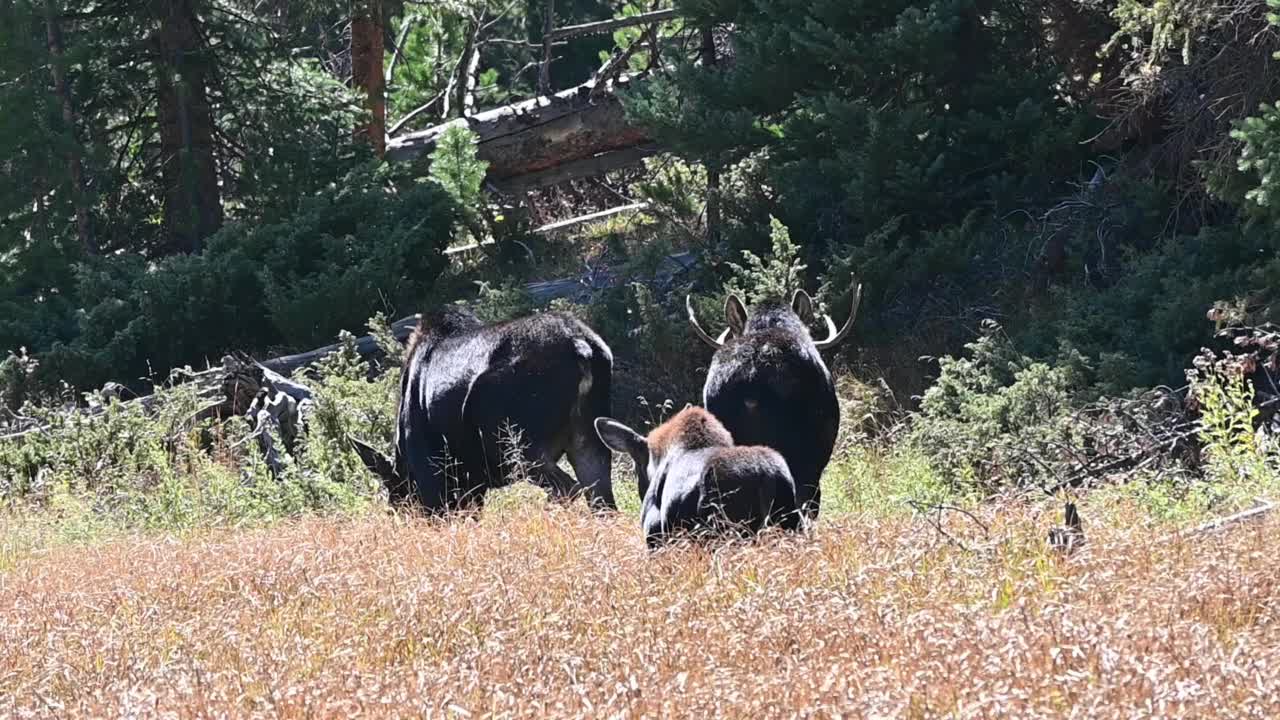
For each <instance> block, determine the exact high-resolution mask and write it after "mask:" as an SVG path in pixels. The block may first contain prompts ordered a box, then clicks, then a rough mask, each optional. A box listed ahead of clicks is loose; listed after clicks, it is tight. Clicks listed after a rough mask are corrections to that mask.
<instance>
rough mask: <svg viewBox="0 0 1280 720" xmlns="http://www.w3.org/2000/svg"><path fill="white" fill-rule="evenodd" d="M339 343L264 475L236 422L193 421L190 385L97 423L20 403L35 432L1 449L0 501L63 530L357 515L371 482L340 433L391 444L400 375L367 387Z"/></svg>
mask: <svg viewBox="0 0 1280 720" xmlns="http://www.w3.org/2000/svg"><path fill="white" fill-rule="evenodd" d="M343 338H344V342H343V345H342V347H341V348H340V349H339V350H337V351H336V352H334V353H332V354H331V355H330V356H328V357H326V358H325V359H323V360H322V361H321V362H320V363H318V364H317V365H316V366H315V367H314V368H312V369H311V370H310V371H309V372H308V373H307V377H306V378H301V377H300V378H299V379H303V380H305V382H306V383H308V385H309V386H310V387H311V389H312V391H313V395H314V397H313V404H312V405H311V407H310V408H309V410H308V414H307V423H306V425H305V428H304V432H303V433H302V434H301V436H300V437H299V438H298V441H297V443H296V445H295V447H294V451H293V452H292V453H291V454H285V455H284V456H283V458H284V470H283V472H282V473H281V475H280V476H279V477H272V476H271V473H270V472H269V470H268V469H267V467H266V464H265V463H264V462H263V460H262V457H261V455H260V453H259V450H258V445H257V443H255V442H253V441H251V440H249V436H250V427H249V424H248V422H247V421H246V419H245V418H240V417H233V418H229V419H227V420H225V421H222V422H218V421H216V420H214V419H206V420H200V419H197V418H198V417H199V416H200V411H201V410H202V408H204V407H205V406H206V401H204V400H202V399H201V398H200V397H199V396H198V394H197V392H196V389H195V387H194V386H193V385H190V384H186V385H178V386H176V387H172V388H166V389H161V390H160V391H159V392H158V393H157V395H156V396H155V399H154V400H153V401H152V402H151V403H150V408H149V409H144V408H143V406H142V404H141V403H136V402H133V403H121V402H119V401H118V400H112V401H110V402H109V403H106V404H105V405H104V408H103V411H102V412H101V413H100V414H97V415H86V414H67V413H66V412H64V411H62V410H61V409H58V410H54V409H50V408H40V407H34V406H28V407H27V412H29V413H30V414H32V415H33V417H35V418H36V419H38V420H39V421H41V422H42V423H43V424H44V425H45V428H44V429H43V430H41V431H40V432H34V433H30V434H28V435H26V436H24V437H23V438H22V439H21V440H17V441H7V442H3V443H0V501H3V502H4V504H5V505H7V506H9V507H10V508H18V509H20V510H21V511H23V512H26V511H31V510H37V511H40V512H44V513H49V514H51V515H52V516H53V517H55V518H58V522H59V523H60V524H66V525H67V526H69V527H83V528H85V529H86V532H88V531H89V530H91V529H94V528H97V529H112V528H119V529H131V528H152V529H163V530H182V529H187V528H193V527H203V526H213V525H241V524H253V523H261V522H269V521H272V520H275V519H278V518H282V517H287V516H294V515H299V514H303V513H311V512H356V511H360V510H362V509H364V508H368V507H370V506H371V505H373V504H376V503H377V502H379V500H378V498H379V497H380V496H381V486H380V484H379V482H378V481H377V480H376V479H375V478H373V477H372V476H371V475H370V473H369V472H368V471H367V470H366V469H365V468H364V466H363V465H362V464H361V463H360V461H359V459H358V458H356V457H355V455H354V453H352V452H351V451H350V448H349V446H348V444H347V437H348V436H355V437H361V438H365V439H378V438H389V437H391V436H392V430H393V428H394V425H395V411H396V400H397V398H396V390H397V387H398V381H399V373H396V372H388V373H384V374H383V375H381V376H380V377H378V378H376V379H373V380H370V379H368V378H369V375H370V372H369V371H370V368H369V366H368V364H367V363H366V361H364V360H363V359H361V358H360V356H359V354H358V353H356V352H355V348H354V343H353V337H352V336H351V335H350V333H344V336H343Z"/></svg>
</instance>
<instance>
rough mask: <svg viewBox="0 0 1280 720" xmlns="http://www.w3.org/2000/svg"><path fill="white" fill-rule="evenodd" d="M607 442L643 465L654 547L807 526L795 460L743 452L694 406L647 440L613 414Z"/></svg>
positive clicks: (646, 521)
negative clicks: (694, 537) (697, 537)
mask: <svg viewBox="0 0 1280 720" xmlns="http://www.w3.org/2000/svg"><path fill="white" fill-rule="evenodd" d="M596 431H597V432H598V433H599V434H600V439H601V440H603V441H604V444H605V445H607V446H609V448H610V449H612V450H613V451H615V452H618V453H625V454H627V455H629V456H630V457H631V459H632V461H633V462H634V463H635V467H636V475H637V476H638V481H639V495H640V497H641V500H642V505H641V518H642V520H641V521H642V524H643V527H644V534H645V539H646V541H647V542H648V544H649V546H650V547H654V546H657V545H659V544H660V543H661V542H662V541H663V540H666V539H669V538H671V537H674V536H678V535H682V534H691V533H692V534H701V535H703V536H704V537H706V536H713V535H722V534H726V533H733V532H738V533H741V532H743V531H746V532H752V533H754V532H757V531H759V530H760V529H761V528H762V527H763V526H764V525H765V524H766V523H767V522H770V521H774V522H776V523H777V524H779V525H780V526H782V527H783V528H786V529H795V528H797V527H799V525H800V515H799V513H798V512H797V508H796V496H795V483H794V482H793V481H792V479H791V473H790V472H789V471H788V470H787V463H786V461H785V460H783V459H782V456H781V455H779V454H778V453H777V452H776V451H774V450H772V449H770V448H767V447H741V446H735V445H734V444H733V437H732V436H730V434H729V431H728V430H726V429H725V427H724V425H722V424H721V423H720V421H719V420H717V419H716V418H715V416H713V415H712V414H711V413H709V412H707V411H706V410H704V409H702V408H699V407H687V408H685V409H684V410H682V411H680V412H679V413H677V414H676V415H675V416H674V417H672V418H671V419H670V420H668V421H667V422H665V423H663V424H662V425H660V426H658V427H657V428H656V429H654V430H653V431H652V432H650V433H649V435H648V436H647V437H645V436H642V435H640V434H639V433H637V432H636V431H634V430H632V429H631V428H629V427H627V426H626V425H623V424H622V423H620V422H618V421H616V420H613V419H611V418H608V417H600V418H597V419H596Z"/></svg>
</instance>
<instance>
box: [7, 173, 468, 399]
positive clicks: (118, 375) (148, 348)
mask: <svg viewBox="0 0 1280 720" xmlns="http://www.w3.org/2000/svg"><path fill="white" fill-rule="evenodd" d="M455 217H456V209H455V206H454V205H453V203H452V202H450V200H449V198H448V197H447V196H446V195H445V193H444V192H442V191H441V190H440V189H439V188H438V187H437V186H435V185H434V184H432V183H429V182H423V181H417V180H413V179H410V178H404V177H398V176H396V175H394V174H393V173H391V172H390V171H388V170H387V169H386V168H375V167H372V166H368V167H361V168H357V169H356V170H354V171H352V172H351V173H349V174H348V175H347V176H346V177H344V178H343V180H342V182H341V183H340V184H338V185H335V186H334V187H332V188H329V189H327V190H326V191H324V192H321V193H319V194H317V195H316V196H314V197H310V198H306V199H305V200H303V201H302V202H301V203H300V204H299V206H298V208H297V211H296V213H295V214H293V215H292V216H290V217H289V218H287V219H284V220H282V221H280V222H277V223H268V224H248V223H245V224H233V225H230V226H228V227H227V228H225V229H224V230H223V231H222V232H220V233H219V234H218V235H216V236H214V237H213V238H211V239H210V240H209V242H208V247H207V250H206V252H205V253H204V254H203V255H200V256H180V257H174V258H169V259H166V260H162V261H159V262H155V263H146V262H144V261H143V260H142V259H140V258H138V257H136V256H121V257H111V258H97V259H93V260H90V261H86V262H84V263H82V264H81V265H80V266H79V269H78V271H77V273H76V276H75V283H74V285H73V286H72V287H71V288H69V290H70V292H69V293H66V294H67V295H69V296H70V297H71V298H73V299H74V302H73V303H68V304H67V305H65V306H62V308H61V309H62V312H64V313H66V315H65V316H64V317H61V318H59V319H58V321H57V322H55V323H50V325H51V326H52V327H55V328H60V329H61V330H62V332H61V333H60V336H56V337H55V338H52V339H51V341H50V342H48V343H47V344H46V345H45V346H44V347H32V348H31V350H32V353H33V355H35V356H36V357H39V358H40V359H41V366H40V370H39V375H40V377H41V379H42V381H44V382H45V383H46V384H47V383H52V382H53V381H55V380H59V379H61V380H65V381H67V382H69V383H71V384H72V385H73V386H76V387H94V386H98V385H101V383H102V382H104V381H105V380H108V379H117V380H123V381H130V380H133V379H136V378H140V377H146V376H148V375H150V374H151V373H152V371H153V369H154V370H161V371H162V370H164V369H167V368H171V367H179V366H181V365H184V364H188V363H199V362H201V361H203V360H205V359H209V360H216V359H217V358H218V357H220V356H221V355H222V354H223V353H225V352H227V351H230V350H244V351H261V350H266V349H268V348H271V347H275V346H281V345H284V346H289V347H300V348H309V347H315V346H317V345H320V344H323V343H324V342H326V341H328V340H330V339H331V338H333V337H334V336H335V335H336V334H337V332H338V331H339V330H340V329H342V328H344V327H359V326H361V325H362V324H363V323H364V322H365V320H366V319H367V318H368V317H369V316H370V315H371V314H373V312H375V311H377V310H380V309H383V308H392V309H395V310H398V311H402V312H403V311H405V310H406V309H417V308H418V307H419V306H420V305H421V303H422V302H423V300H424V299H425V298H426V297H427V296H428V294H429V293H430V292H431V289H432V287H433V286H434V284H435V281H436V278H437V276H439V275H440V273H441V271H442V269H443V268H444V266H445V259H444V256H443V255H442V251H443V249H444V248H445V247H446V246H447V245H448V243H449V242H450V239H451V234H450V228H451V226H452V225H453V221H454V218H455ZM3 305H4V303H3V301H0V306H3ZM8 307H9V309H11V312H10V314H9V315H8V316H7V317H6V318H5V319H4V320H0V347H6V346H8V347H16V346H18V345H20V344H21V343H22V342H23V341H24V338H29V337H31V336H32V335H36V336H37V337H38V334H36V333H34V332H33V330H34V328H35V327H38V326H40V325H41V324H43V323H49V322H50V321H49V319H48V317H47V310H46V309H45V308H42V306H41V305H34V306H33V305H31V304H22V303H20V302H17V301H16V300H15V301H14V302H13V303H12V304H10V305H9V306H8ZM80 308H82V309H80ZM321 309H323V310H321Z"/></svg>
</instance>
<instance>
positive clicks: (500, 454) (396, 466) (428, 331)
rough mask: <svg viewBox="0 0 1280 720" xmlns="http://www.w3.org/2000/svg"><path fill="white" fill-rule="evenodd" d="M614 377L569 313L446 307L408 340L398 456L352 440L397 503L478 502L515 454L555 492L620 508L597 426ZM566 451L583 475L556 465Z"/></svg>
mask: <svg viewBox="0 0 1280 720" xmlns="http://www.w3.org/2000/svg"><path fill="white" fill-rule="evenodd" d="M612 376H613V354H612V353H611V352H610V350H609V346H608V345H606V344H605V342H604V341H603V340H602V339H600V336H599V335H597V334H596V333H595V332H594V331H592V330H591V328H589V327H587V326H586V325H585V324H583V323H582V322H581V321H579V320H578V319H577V318H574V317H573V316H571V315H566V314H561V313H554V312H548V313H540V314H537V315H533V316H530V317H525V318H521V319H517V320H512V321H510V322H505V323H499V324H496V325H488V326H486V325H484V324H483V323H482V322H481V321H480V320H479V319H478V318H477V317H476V316H475V315H474V314H473V313H472V312H471V311H469V310H467V309H465V308H463V307H460V306H457V305H450V306H446V307H444V308H441V309H438V310H436V311H434V312H431V313H429V314H427V315H425V316H424V317H423V318H422V319H421V321H420V322H419V324H418V328H417V330H416V331H415V332H414V334H413V335H412V337H411V338H410V340H409V345H408V350H407V352H406V356H405V362H404V366H403V368H402V369H401V378H400V406H399V411H398V416H397V423H396V441H395V452H394V457H393V458H391V459H389V458H387V457H386V456H384V455H383V454H382V453H380V452H378V451H377V450H375V449H374V448H372V447H370V446H369V445H367V444H365V443H362V442H360V441H358V440H355V439H352V444H353V445H354V446H355V450H356V452H357V454H358V455H359V456H360V458H361V460H362V461H363V462H364V464H365V465H366V466H367V467H368V468H369V469H370V470H372V471H373V472H374V473H375V474H376V475H378V476H380V477H381V478H382V479H383V482H384V483H385V485H386V487H387V489H388V493H389V495H390V497H391V500H392V501H393V502H403V501H407V500H410V499H411V498H412V497H413V496H414V495H415V494H416V497H417V500H418V502H419V503H420V504H421V506H422V507H423V508H424V509H426V510H427V511H428V512H432V513H435V512H440V511H444V510H451V509H460V508H467V507H472V508H474V507H478V506H479V505H481V504H482V503H483V501H484V495H485V492H486V491H487V490H489V489H491V488H495V487H501V486H503V485H506V484H508V483H509V482H510V479H511V477H512V474H513V473H512V470H513V466H514V465H515V464H516V463H517V462H518V463H519V464H520V465H521V466H522V467H524V468H525V469H526V470H528V472H529V473H530V475H531V476H532V478H531V479H533V480H534V482H535V483H536V484H538V485H540V486H542V487H544V488H545V489H547V490H548V492H549V493H550V494H551V495H552V496H553V497H556V498H560V499H566V498H571V497H573V496H576V495H577V494H578V493H579V492H583V491H585V492H586V493H587V495H588V500H589V501H590V502H591V503H592V504H593V505H595V506H597V507H601V508H609V509H614V508H616V504H615V502H614V498H613V485H612V483H611V481H610V477H609V472H610V461H611V455H610V453H609V450H608V448H606V447H605V446H604V445H603V444H602V443H601V441H600V438H599V436H598V435H597V434H596V432H595V428H594V427H593V425H592V421H593V419H594V418H597V417H600V416H602V415H608V414H609V413H610V409H611V407H610V385H611V382H612ZM517 433H518V435H517ZM513 435H515V436H516V437H518V443H517V442H514V439H515V438H513V437H512V436H513ZM517 444H518V446H519V447H516V445H517ZM566 453H567V454H568V456H569V462H570V464H571V465H572V466H573V471H574V474H575V475H577V479H576V481H575V480H574V478H572V477H570V476H569V474H568V473H566V472H565V471H563V470H561V469H560V468H559V467H557V465H556V463H557V462H558V461H559V460H560V458H561V457H562V456H563V455H565V454H566Z"/></svg>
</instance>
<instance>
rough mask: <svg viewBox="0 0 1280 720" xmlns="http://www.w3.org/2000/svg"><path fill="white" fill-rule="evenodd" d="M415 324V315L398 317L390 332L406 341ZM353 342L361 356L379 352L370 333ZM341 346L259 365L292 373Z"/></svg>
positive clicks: (317, 349) (274, 359)
mask: <svg viewBox="0 0 1280 720" xmlns="http://www.w3.org/2000/svg"><path fill="white" fill-rule="evenodd" d="M417 326H418V316H417V315H410V316H408V317H404V318H400V319H399V320H397V321H395V322H393V323H391V334H392V335H394V336H395V338H396V340H399V341H400V342H407V341H408V339H409V336H410V335H411V334H413V329H414V328H415V327H417ZM355 344H356V352H358V353H360V356H361V357H371V356H374V355H377V354H378V353H379V352H380V348H379V347H378V341H377V340H375V339H374V337H373V336H372V335H363V336H361V337H358V338H356V341H355ZM341 348H342V343H333V344H332V345H325V346H324V347H322V348H316V349H315V350H308V351H306V352H301V353H297V354H295V355H285V356H284V357H278V358H271V359H270V360H263V361H262V362H261V365H262V367H264V368H266V369H268V370H271V371H272V372H275V373H279V374H280V375H292V374H293V373H294V372H295V371H296V370H298V369H299V368H303V367H306V366H308V365H311V364H313V363H315V362H318V361H319V360H320V359H321V358H323V357H324V356H326V355H329V354H331V353H334V352H336V351H338V350H339V349H341Z"/></svg>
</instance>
